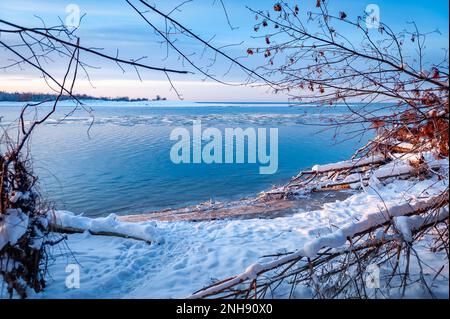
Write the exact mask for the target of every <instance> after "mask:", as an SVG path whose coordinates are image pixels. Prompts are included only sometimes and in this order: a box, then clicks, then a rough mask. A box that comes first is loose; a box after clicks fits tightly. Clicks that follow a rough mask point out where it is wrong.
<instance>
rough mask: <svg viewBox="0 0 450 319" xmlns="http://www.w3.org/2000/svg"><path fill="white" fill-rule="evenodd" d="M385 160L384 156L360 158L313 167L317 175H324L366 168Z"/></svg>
mask: <svg viewBox="0 0 450 319" xmlns="http://www.w3.org/2000/svg"><path fill="white" fill-rule="evenodd" d="M384 160H385V157H384V156H382V155H371V156H368V157H366V158H358V159H354V160H348V161H342V162H337V163H332V164H325V165H314V166H313V167H312V169H311V170H312V171H314V172H316V173H323V172H328V171H332V170H339V169H345V168H352V167H355V166H364V165H369V164H374V163H380V162H383V161H384Z"/></svg>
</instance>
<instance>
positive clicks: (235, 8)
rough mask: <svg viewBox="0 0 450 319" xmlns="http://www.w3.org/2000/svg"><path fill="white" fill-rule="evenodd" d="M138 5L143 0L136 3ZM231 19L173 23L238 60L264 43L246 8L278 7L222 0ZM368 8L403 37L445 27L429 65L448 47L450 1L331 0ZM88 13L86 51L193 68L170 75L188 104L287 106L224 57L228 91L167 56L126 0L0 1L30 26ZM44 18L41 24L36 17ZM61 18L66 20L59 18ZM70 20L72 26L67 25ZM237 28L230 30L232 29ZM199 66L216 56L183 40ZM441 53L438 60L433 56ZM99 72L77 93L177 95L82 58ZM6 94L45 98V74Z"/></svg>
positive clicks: (56, 64) (215, 15) (201, 10)
mask: <svg viewBox="0 0 450 319" xmlns="http://www.w3.org/2000/svg"><path fill="white" fill-rule="evenodd" d="M132 2H133V3H135V4H138V1H137V0H133V1H132ZM181 2H183V1H182V0H153V1H150V3H152V4H155V5H156V6H157V8H159V9H161V11H163V12H169V11H171V10H172V9H173V8H174V7H176V6H177V5H178V4H180V3H181ZM288 2H290V3H299V5H300V8H301V10H302V11H303V12H306V11H308V10H310V9H311V8H313V6H314V4H315V0H299V1H288ZM223 3H224V5H225V7H226V13H227V15H228V18H229V22H228V20H227V15H226V14H225V12H224V9H223V7H222V3H221V1H219V0H192V1H190V2H188V3H186V4H184V5H183V6H182V7H181V11H179V12H178V11H175V12H174V13H173V15H172V16H173V17H174V18H176V19H177V20H178V21H180V22H181V23H182V24H183V25H185V26H188V27H189V28H190V29H191V30H192V31H194V32H195V33H196V34H198V35H200V36H201V37H202V38H203V39H205V40H211V43H212V44H213V45H215V46H216V47H221V46H226V45H230V44H233V46H229V47H226V48H225V49H224V51H225V52H227V53H228V54H230V55H231V56H233V57H241V56H244V55H245V51H246V48H248V47H252V46H254V45H257V43H258V41H259V42H260V41H261V39H255V38H254V36H255V34H254V32H253V25H254V23H255V20H254V14H252V13H251V12H250V11H249V10H248V9H247V7H250V8H252V9H257V10H260V9H261V10H262V9H264V10H270V9H271V8H272V7H273V4H274V1H267V0H224V1H223ZM369 4H376V5H377V6H378V7H379V9H380V19H381V21H383V22H384V23H386V24H388V25H390V26H391V28H392V29H394V30H395V31H402V30H403V29H404V28H406V27H407V26H408V22H410V21H415V22H416V23H417V25H418V27H419V29H420V30H422V31H424V32H428V31H433V30H435V29H439V30H440V32H441V33H442V35H440V36H434V37H431V36H430V37H429V40H428V44H427V50H428V51H429V52H430V53H429V54H430V56H431V59H434V58H435V59H438V58H439V57H441V56H442V48H448V21H449V3H448V1H447V0H435V1H423V0H409V1H407V0H396V1H392V0H367V1H366V0H331V2H330V6H331V7H330V10H334V11H339V10H344V11H345V12H347V14H348V15H349V16H350V15H353V16H357V15H362V14H363V12H364V10H365V8H366V7H367V6H368V5H369ZM73 8H77V9H79V11H80V14H81V15H84V17H83V19H82V22H81V25H80V27H79V30H78V31H77V35H78V36H79V37H80V39H81V43H82V44H83V45H85V46H89V47H95V48H102V52H104V53H108V54H111V55H115V54H116V52H117V50H118V52H119V54H120V56H121V57H123V58H125V59H130V58H133V59H137V58H140V57H143V56H146V57H147V58H146V59H145V60H142V62H144V63H146V64H150V65H153V66H158V67H169V68H175V69H182V70H188V71H190V72H192V73H189V74H185V75H173V76H172V75H171V80H172V82H173V84H174V86H175V88H176V89H177V91H178V92H179V94H180V95H181V96H182V97H183V98H184V99H186V100H194V101H271V100H278V101H280V100H286V99H287V97H286V96H284V95H282V94H281V95H280V94H278V95H275V94H273V93H272V92H271V91H270V90H268V89H267V88H264V87H254V86H241V85H237V84H239V83H243V82H244V81H245V79H246V77H245V75H244V74H243V72H241V71H240V70H239V69H237V68H232V69H231V71H230V72H228V73H227V71H228V69H229V62H227V61H225V60H224V59H218V60H216V62H215V63H214V65H213V66H211V67H210V68H209V72H210V73H212V74H215V75H217V76H218V77H220V79H221V80H224V81H226V82H228V83H231V84H236V85H223V84H220V83H217V82H214V81H211V80H206V81H205V79H204V76H202V75H200V74H198V71H196V70H195V69H193V68H192V67H189V66H188V65H186V64H185V63H182V61H181V60H180V59H179V58H178V55H177V54H176V53H175V52H169V55H168V56H167V55H166V47H165V46H164V45H161V38H160V37H159V36H158V35H157V34H155V33H154V32H153V31H152V30H151V28H150V27H149V26H148V25H146V24H145V23H144V21H143V20H142V19H141V18H140V17H139V16H138V14H137V13H136V12H135V11H134V10H133V8H132V7H131V6H130V5H128V4H127V3H126V1H125V0H112V1H106V0H97V1H88V0H71V1H64V0H41V1H39V0H0V19H4V20H7V21H10V22H13V23H16V24H21V25H24V26H30V27H31V26H41V25H42V22H41V20H40V19H42V20H44V21H45V23H46V25H47V26H51V25H57V24H60V21H64V22H66V23H67V21H69V23H70V21H73V20H70V17H73V13H74V9H73ZM38 17H39V18H38ZM149 17H150V18H151V21H152V23H155V24H156V25H158V26H163V23H164V22H163V20H161V19H159V18H158V17H155V16H149ZM60 19H61V20H60ZM67 19H69V20H67ZM230 24H231V25H230ZM0 40H2V41H5V42H7V43H8V41H13V40H12V39H10V38H9V37H8V35H6V34H0ZM177 43H178V44H179V46H180V47H182V48H183V49H184V50H186V52H187V53H192V54H193V59H194V60H195V61H197V62H198V63H199V65H203V66H206V65H209V64H210V60H208V59H211V58H213V56H212V55H211V54H206V55H204V56H202V51H203V46H201V45H199V43H198V42H196V41H193V40H191V39H187V38H180V39H179V42H177ZM434 55H436V56H434ZM83 58H84V59H86V60H88V61H89V63H90V64H91V65H93V66H95V68H93V69H91V70H90V71H89V75H90V78H91V82H90V81H88V79H87V77H83V76H80V78H79V79H78V81H77V84H76V92H77V93H87V94H90V95H95V96H110V97H114V96H130V97H146V98H152V97H154V96H156V95H157V94H159V95H161V96H164V97H167V98H169V99H177V98H178V96H177V94H176V93H175V92H174V90H173V89H172V88H171V85H170V83H169V82H168V81H167V79H166V76H165V75H164V73H161V72H155V71H143V72H141V73H140V77H141V78H140V79H139V77H138V76H137V74H136V72H134V70H133V69H126V72H125V73H123V72H122V70H121V69H120V68H118V67H117V66H116V65H115V64H114V63H110V62H108V63H106V62H105V61H101V60H99V59H97V58H95V57H92V56H83ZM9 59H10V56H9V55H8V54H7V53H6V52H5V51H4V50H1V49H0V65H5V64H8V63H9V62H10V60H9ZM258 59H259V58H256V57H252V58H243V59H241V60H240V61H241V62H242V63H243V64H245V65H246V66H248V67H250V68H253V67H256V66H258V65H260V64H261V63H262V61H261V60H258ZM47 67H48V68H49V70H51V71H52V72H55V74H58V76H59V77H60V76H62V74H61V72H62V71H63V70H64V65H63V64H62V62H61V61H59V60H58V59H57V58H56V59H55V60H54V61H49V62H48V65H47ZM0 90H6V91H32V92H47V91H49V89H48V87H47V86H46V84H45V81H43V79H42V78H41V77H40V75H39V74H37V73H36V72H33V70H31V68H27V67H22V68H19V67H16V68H9V69H8V70H7V71H4V72H0Z"/></svg>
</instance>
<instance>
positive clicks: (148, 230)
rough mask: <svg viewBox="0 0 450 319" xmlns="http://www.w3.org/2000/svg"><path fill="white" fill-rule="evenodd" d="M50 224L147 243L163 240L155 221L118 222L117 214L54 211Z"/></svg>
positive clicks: (68, 230)
mask: <svg viewBox="0 0 450 319" xmlns="http://www.w3.org/2000/svg"><path fill="white" fill-rule="evenodd" d="M50 220H51V225H52V226H53V227H54V228H56V229H57V230H59V231H66V232H74V233H82V232H85V231H86V232H90V233H91V234H93V235H106V236H118V237H125V238H131V239H136V240H144V241H146V242H148V243H152V242H155V243H159V242H161V241H162V240H163V238H162V237H161V235H160V234H159V231H158V228H157V226H156V223H155V222H152V221H149V222H146V223H127V222H120V221H119V220H118V219H117V215H115V214H110V215H108V216H107V217H100V218H95V219H92V218H88V217H84V216H80V215H78V216H77V215H75V214H74V213H72V212H67V211H55V212H54V213H53V214H52V215H51V216H50Z"/></svg>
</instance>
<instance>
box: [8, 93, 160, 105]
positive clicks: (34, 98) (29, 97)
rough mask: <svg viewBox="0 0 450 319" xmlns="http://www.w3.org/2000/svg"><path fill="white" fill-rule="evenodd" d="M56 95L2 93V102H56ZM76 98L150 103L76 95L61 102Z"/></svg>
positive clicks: (157, 98) (126, 98) (123, 98)
mask: <svg viewBox="0 0 450 319" xmlns="http://www.w3.org/2000/svg"><path fill="white" fill-rule="evenodd" d="M56 96H57V95H56V94H47V93H30V92H13V93H9V92H4V91H0V101H7V102H41V101H45V100H54V99H55V98H56ZM73 96H75V97H76V98H77V99H78V100H105V101H120V102H141V101H149V100H150V99H147V98H136V99H133V98H129V97H128V96H124V97H115V98H112V97H95V96H90V95H87V94H75V95H72V96H69V95H63V96H61V98H60V100H70V99H73ZM165 100H166V98H165V97H161V96H159V95H157V96H156V98H154V99H153V101H165Z"/></svg>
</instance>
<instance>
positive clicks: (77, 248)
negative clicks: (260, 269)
mask: <svg viewBox="0 0 450 319" xmlns="http://www.w3.org/2000/svg"><path fill="white" fill-rule="evenodd" d="M447 183H448V181H447V180H443V181H438V180H437V179H430V180H424V181H417V180H409V181H401V180H397V181H395V182H391V183H389V184H387V185H385V186H383V185H374V186H373V188H372V187H369V188H366V189H365V190H364V191H362V192H361V193H357V194H355V195H352V196H351V197H349V198H347V199H346V200H344V201H337V202H335V203H329V204H325V206H324V207H323V209H321V210H317V211H311V212H307V211H301V210H299V211H298V212H297V213H296V214H294V215H293V216H289V217H280V218H275V219H247V220H217V221H207V222H156V223H155V222H150V223H148V222H147V223H140V224H135V226H133V227H142V228H143V230H141V234H146V235H145V236H152V237H153V238H154V239H155V240H157V241H158V242H155V243H152V244H147V243H145V242H142V241H136V240H131V239H122V238H113V237H105V236H93V235H90V234H88V233H83V234H74V235H69V238H68V241H67V244H68V246H69V247H70V249H71V251H72V254H73V255H71V254H68V251H67V250H66V249H62V247H61V246H60V247H57V248H54V251H53V257H54V260H53V261H52V262H51V264H50V268H49V273H50V275H51V278H50V280H49V282H48V287H47V289H46V290H45V291H44V292H43V293H41V294H39V295H35V296H33V297H37V298H182V297H186V296H189V295H190V294H191V293H193V292H194V291H196V290H197V289H199V288H201V287H203V286H204V285H207V284H209V283H211V280H212V279H224V278H227V277H230V276H232V275H235V274H239V273H241V272H243V271H244V270H245V269H246V268H247V267H248V266H249V265H251V264H253V263H255V262H261V261H266V260H267V258H266V259H265V260H264V259H263V260H262V259H261V258H260V257H261V256H263V255H267V254H274V253H278V252H293V251H296V250H298V249H299V248H301V247H303V246H304V245H305V244H306V243H308V242H311V241H312V240H314V239H316V238H317V237H320V236H324V235H327V234H329V233H330V232H331V231H335V230H336V229H339V228H342V227H343V226H344V225H348V224H349V223H352V222H356V221H358V220H360V219H363V218H364V216H367V214H370V213H371V212H375V211H377V210H379V209H380V208H383V207H384V205H398V204H401V203H404V202H405V200H416V199H418V198H421V197H424V196H429V195H436V194H438V193H439V192H440V191H442V190H443V189H445V187H447ZM380 197H382V199H383V200H381V199H380ZM66 217H67V218H68V219H69V220H71V223H72V224H73V225H76V223H79V225H81V224H83V223H84V225H85V226H86V220H84V221H83V220H82V221H77V220H76V219H75V220H74V219H73V218H72V217H70V216H67V215H66ZM95 223H96V225H94V226H92V225H88V226H86V227H91V226H92V227H97V228H99V227H100V228H101V226H102V224H105V225H106V228H107V230H111V229H113V228H117V227H123V226H120V225H119V224H117V223H118V222H117V221H115V220H114V218H113V217H109V219H108V218H106V219H100V220H97V221H96V222H95ZM108 227H109V228H108ZM420 251H421V253H422V254H424V258H425V260H426V261H427V264H429V265H430V266H432V267H434V268H437V269H439V268H440V267H441V266H442V265H444V267H445V268H444V271H443V272H442V276H440V277H439V278H438V280H436V282H435V283H434V286H433V289H434V293H435V295H436V296H438V297H443V298H448V277H449V268H448V264H447V263H446V262H445V261H444V258H443V256H439V255H434V254H430V253H428V250H427V247H423V248H422V249H421V250H420ZM75 258H76V261H75ZM76 262H78V263H79V265H80V266H81V274H80V275H81V276H80V279H81V282H80V288H79V289H68V288H66V285H65V280H66V277H67V275H68V273H66V266H67V264H68V263H76ZM309 296H310V295H309V292H308V290H307V289H298V290H297V292H296V295H295V297H297V298H307V297H309ZM428 296H429V295H427V294H426V293H425V292H424V291H422V290H420V289H419V290H416V291H413V292H411V295H409V297H428ZM394 297H395V296H394Z"/></svg>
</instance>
